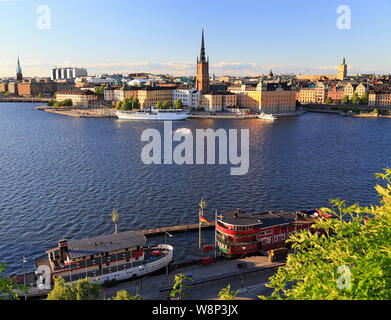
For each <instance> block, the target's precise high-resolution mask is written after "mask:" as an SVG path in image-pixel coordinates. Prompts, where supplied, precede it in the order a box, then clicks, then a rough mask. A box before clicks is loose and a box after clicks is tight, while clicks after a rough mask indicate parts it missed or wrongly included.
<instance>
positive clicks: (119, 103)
mask: <svg viewBox="0 0 391 320" xmlns="http://www.w3.org/2000/svg"><path fill="white" fill-rule="evenodd" d="M115 108H116V109H117V110H121V109H122V102H121V101H119V100H118V101H117V103H116V104H115Z"/></svg>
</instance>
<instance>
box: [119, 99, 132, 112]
mask: <svg viewBox="0 0 391 320" xmlns="http://www.w3.org/2000/svg"><path fill="white" fill-rule="evenodd" d="M130 109H132V102H131V101H130V99H129V98H125V99H124V101H122V106H121V110H125V111H126V110H130Z"/></svg>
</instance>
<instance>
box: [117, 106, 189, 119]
mask: <svg viewBox="0 0 391 320" xmlns="http://www.w3.org/2000/svg"><path fill="white" fill-rule="evenodd" d="M116 114H117V117H118V119H120V120H158V121H159V120H160V121H175V120H185V119H187V118H189V117H190V114H188V113H187V112H183V111H177V110H174V111H171V110H169V111H168V110H158V109H155V108H153V109H151V110H150V111H137V112H134V111H122V110H118V111H117V112H116Z"/></svg>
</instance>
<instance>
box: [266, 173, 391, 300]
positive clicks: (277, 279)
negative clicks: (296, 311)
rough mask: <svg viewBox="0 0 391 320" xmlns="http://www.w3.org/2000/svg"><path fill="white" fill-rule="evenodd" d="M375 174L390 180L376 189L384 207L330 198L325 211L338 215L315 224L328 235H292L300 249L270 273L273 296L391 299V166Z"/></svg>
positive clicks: (301, 298) (326, 298) (321, 298)
mask: <svg viewBox="0 0 391 320" xmlns="http://www.w3.org/2000/svg"><path fill="white" fill-rule="evenodd" d="M376 177H377V178H381V179H383V180H385V181H386V182H387V185H386V187H382V186H380V185H377V186H376V188H375V189H376V190H377V192H378V194H379V196H380V197H381V201H380V205H379V206H373V205H371V206H370V207H360V206H359V204H354V205H351V206H347V204H346V202H345V201H342V200H340V199H336V200H331V201H330V202H331V204H332V206H331V208H322V209H321V210H322V212H324V213H327V214H330V215H331V216H332V217H333V218H331V219H319V220H317V221H316V222H315V223H314V225H313V227H314V228H316V229H323V230H325V231H326V235H321V236H320V235H318V234H317V233H314V234H313V233H311V232H310V231H308V230H303V231H301V232H299V233H296V234H295V235H292V236H291V238H290V240H288V241H290V242H292V247H293V248H295V249H296V250H297V254H289V255H288V259H287V263H286V266H285V267H282V268H280V269H279V270H278V272H277V273H276V274H275V275H273V276H272V277H271V278H270V285H268V286H269V287H271V288H273V289H274V292H273V294H272V295H271V297H269V298H277V299H300V300H313V299H315V300H342V299H346V300H354V299H360V300H366V299H387V300H389V299H391V276H390V270H391V244H390V239H391V181H390V180H391V169H385V173H379V174H376ZM261 298H265V297H261Z"/></svg>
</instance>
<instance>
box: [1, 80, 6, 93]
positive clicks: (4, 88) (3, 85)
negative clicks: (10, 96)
mask: <svg viewBox="0 0 391 320" xmlns="http://www.w3.org/2000/svg"><path fill="white" fill-rule="evenodd" d="M7 91H8V82H1V83H0V92H7Z"/></svg>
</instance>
